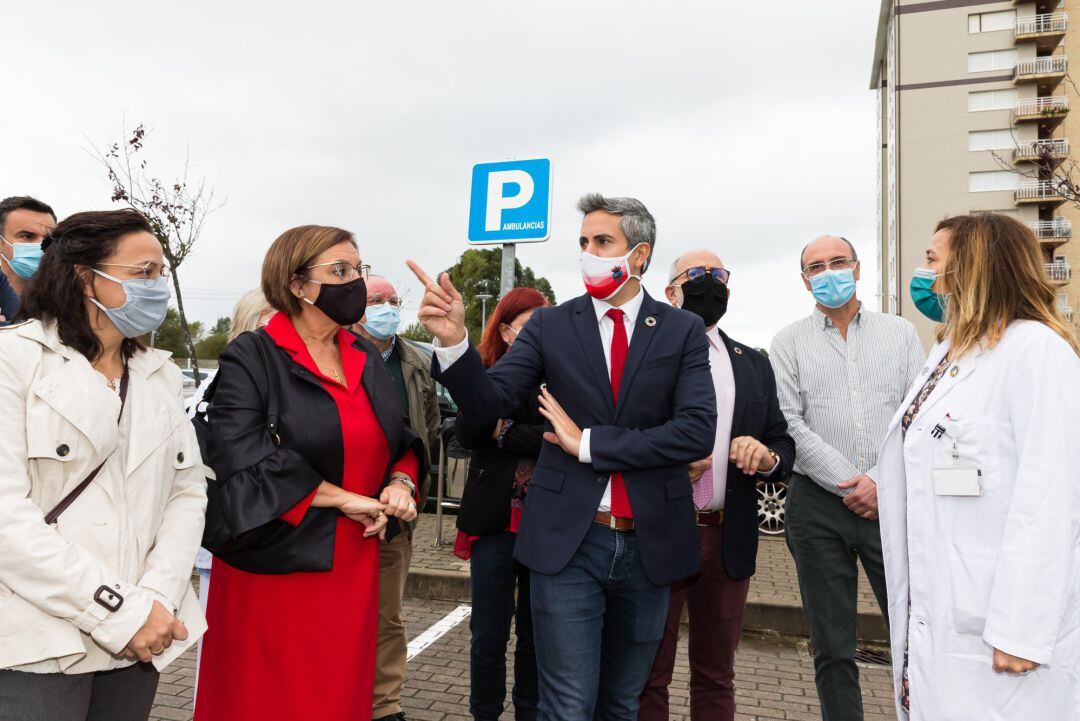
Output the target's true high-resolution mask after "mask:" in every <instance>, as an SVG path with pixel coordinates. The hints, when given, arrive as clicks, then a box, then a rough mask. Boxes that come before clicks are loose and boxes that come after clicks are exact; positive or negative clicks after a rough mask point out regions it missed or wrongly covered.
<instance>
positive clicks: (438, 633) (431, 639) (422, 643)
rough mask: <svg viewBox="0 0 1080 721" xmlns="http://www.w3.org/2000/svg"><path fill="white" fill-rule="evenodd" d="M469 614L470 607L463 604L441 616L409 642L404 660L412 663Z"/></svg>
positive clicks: (470, 612) (470, 611)
mask: <svg viewBox="0 0 1080 721" xmlns="http://www.w3.org/2000/svg"><path fill="white" fill-rule="evenodd" d="M471 614H472V606H470V605H469V604H467V603H463V604H461V605H460V606H458V607H457V608H455V609H454V610H453V611H451V612H450V613H448V614H446V615H445V616H443V617H442V618H441V619H439V621H437V622H436V623H435V625H433V626H432V627H431V628H429V629H428V630H426V631H424V632H423V633H422V634H420V635H419V636H417V637H416V638H414V639H413V640H412V641H410V642H409V654H408V656H406V657H405V660H406V661H412V660H413V658H415V657H416V656H419V655H420V654H421V653H423V652H424V650H425V649H426V648H427V647H428V646H430V645H431V644H433V643H435V642H436V641H438V640H439V639H440V638H442V637H443V636H445V635H446V634H447V633H449V632H450V631H451V630H453V628H454V626H456V625H458V624H459V623H461V622H462V621H464V620H465V619H466V618H468V617H469V616H470V615H471Z"/></svg>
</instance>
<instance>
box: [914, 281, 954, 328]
mask: <svg viewBox="0 0 1080 721" xmlns="http://www.w3.org/2000/svg"><path fill="white" fill-rule="evenodd" d="M937 277H938V276H937V274H936V273H935V272H934V271H932V270H930V269H929V268H916V269H915V273H914V274H913V275H912V276H911V286H910V287H909V290H910V291H911V300H912V302H914V303H915V307H916V308H918V309H919V312H920V313H922V314H923V315H925V316H926V317H927V318H929V319H930V320H932V321H934V322H935V323H944V322H945V308H946V306H947V304H948V296H945V295H942V294H941V293H935V292H934V281H935V280H937Z"/></svg>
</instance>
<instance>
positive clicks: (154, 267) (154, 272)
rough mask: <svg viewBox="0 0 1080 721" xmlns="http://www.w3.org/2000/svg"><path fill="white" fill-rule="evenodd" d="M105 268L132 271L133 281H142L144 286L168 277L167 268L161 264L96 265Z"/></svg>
mask: <svg viewBox="0 0 1080 721" xmlns="http://www.w3.org/2000/svg"><path fill="white" fill-rule="evenodd" d="M97 265H100V266H103V267H106V268H127V269H128V270H130V271H132V273H131V274H132V275H133V276H135V278H134V279H136V280H140V279H141V280H142V281H143V282H144V283H145V284H146V285H151V284H153V282H154V281H156V280H157V279H158V278H168V277H169V267H168V266H166V265H163V264H161V263H153V262H150V263H147V264H145V265H125V264H124V263H98V264H97Z"/></svg>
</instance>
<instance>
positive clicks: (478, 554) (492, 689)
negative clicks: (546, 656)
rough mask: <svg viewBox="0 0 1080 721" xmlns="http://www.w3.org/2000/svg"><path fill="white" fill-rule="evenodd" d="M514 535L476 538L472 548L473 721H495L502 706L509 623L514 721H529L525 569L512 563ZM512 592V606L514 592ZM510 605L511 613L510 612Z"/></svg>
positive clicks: (532, 680) (532, 714)
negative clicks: (514, 636)
mask: <svg viewBox="0 0 1080 721" xmlns="http://www.w3.org/2000/svg"><path fill="white" fill-rule="evenodd" d="M516 539H517V536H516V534H513V533H509V532H504V533H495V534H492V535H489V536H480V537H479V538H477V539H476V541H474V542H473V545H472V560H471V565H472V607H473V608H472V616H471V617H470V620H469V627H470V628H471V629H472V647H471V649H470V652H469V672H470V677H471V680H470V683H469V712H470V713H472V716H473V719H475V721H497V720H498V718H499V716H500V715H502V712H503V703H504V702H505V701H506V644H507V643H508V642H509V640H510V621H511V620H512V621H514V627H515V628H514V630H515V631H516V632H517V646H516V647H515V649H514V690H513V694H512V697H513V699H514V718H515V719H516V720H517V721H535V719H536V707H537V700H538V695H539V694H538V691H537V688H536V686H537V681H536V656H535V653H534V652H533V629H532V614H531V612H530V609H529V607H530V603H529V569H527V568H525V567H524V566H522V565H521V564H520V563H518V562H517V561H515V560H514V541H515V540H516ZM515 591H517V601H516V604H515V600H514V592H515ZM515 605H516V608H515Z"/></svg>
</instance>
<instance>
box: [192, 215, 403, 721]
mask: <svg viewBox="0 0 1080 721" xmlns="http://www.w3.org/2000/svg"><path fill="white" fill-rule="evenodd" d="M366 276H367V266H364V265H362V264H361V262H360V256H359V253H358V251H357V248H356V243H355V241H354V240H353V238H352V235H351V234H349V233H348V232H347V231H344V230H340V229H338V228H324V227H319V226H304V227H301V228H294V229H293V230H290V231H287V232H286V233H284V234H283V235H282V236H281V237H279V238H278V239H277V240H276V241H275V242H274V244H273V245H272V246H271V248H270V250H269V251H268V253H267V256H266V259H265V261H264V264H263V275H262V285H263V292H264V294H265V295H266V298H267V300H268V301H269V302H270V303H271V305H273V306H274V308H276V309H277V310H278V311H280V312H279V313H278V314H277V315H275V316H274V318H273V320H271V322H270V324H269V325H268V326H267V327H266V329H265V330H263V331H257V332H256V333H249V334H245V335H243V336H241V337H239V338H237V339H236V340H235V341H234V342H233V343H232V344H231V345H230V346H229V347H228V348H227V349H226V350H225V352H224V353H223V354H222V356H221V364H220V370H219V373H218V380H217V386H216V388H215V389H214V391H213V400H212V401H211V403H210V410H209V417H210V419H211V426H210V428H211V440H210V462H211V465H212V466H213V468H214V470H215V473H216V475H217V479H218V481H219V483H220V484H221V498H222V509H223V512H224V516H225V520H226V523H227V526H228V528H229V532H230V534H231V535H232V536H233V538H235V539H236V540H235V541H234V543H233V544H232V545H231V546H230V547H229V550H228V552H222V553H219V554H217V555H216V557H215V559H214V564H213V578H214V583H213V585H212V586H211V589H210V597H209V599H208V605H207V620H208V622H209V625H210V630H209V631H208V633H207V635H206V638H205V640H204V646H203V657H202V667H201V669H200V675H199V686H198V688H199V695H198V699H197V703H196V707H195V719H196V721H245V720H247V719H251V720H252V721H256V720H257V721H272V720H275V719H289V720H293V719H320V721H322V720H326V721H344V720H346V719H347V720H349V721H368V720H369V719H370V718H371V697H372V685H373V681H374V659H375V641H376V632H377V610H378V563H379V548H378V543H379V539H380V537H381V535H382V533H383V530H384V528H385V525H386V516H387V514H390V515H394V516H398V517H399V518H402V519H403V520H406V521H407V520H411V519H412V518H413V517H415V515H416V497H415V479H416V478H418V477H419V473H420V471H421V470H422V469H421V467H420V464H421V463H422V462H423V451H422V444H421V443H420V440H419V439H418V438H417V437H416V436H415V435H414V434H413V433H412V432H411V431H410V430H409V429H408V428H407V427H406V425H405V423H404V412H403V410H402V409H401V407H400V403H399V401H398V399H397V393H396V391H395V389H394V385H393V380H392V379H391V378H390V375H389V372H388V371H387V370H386V368H385V365H384V364H383V363H382V362H381V357H380V356H379V354H378V351H377V350H376V349H375V348H374V347H373V346H371V345H370V344H369V343H368V342H367V341H364V340H362V339H360V338H358V337H357V336H355V335H353V334H352V333H350V332H349V331H347V330H345V329H344V328H342V326H347V325H351V324H352V323H353V322H355V321H357V320H359V318H360V316H361V315H362V314H363V312H364V308H365V306H366V303H365V294H366V289H365V280H366ZM275 406H276V407H275ZM274 410H276V411H277V413H276V415H277V418H278V423H277V427H276V429H275V430H276V433H274V434H271V433H270V432H269V430H268V415H271V414H272V411H274Z"/></svg>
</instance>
